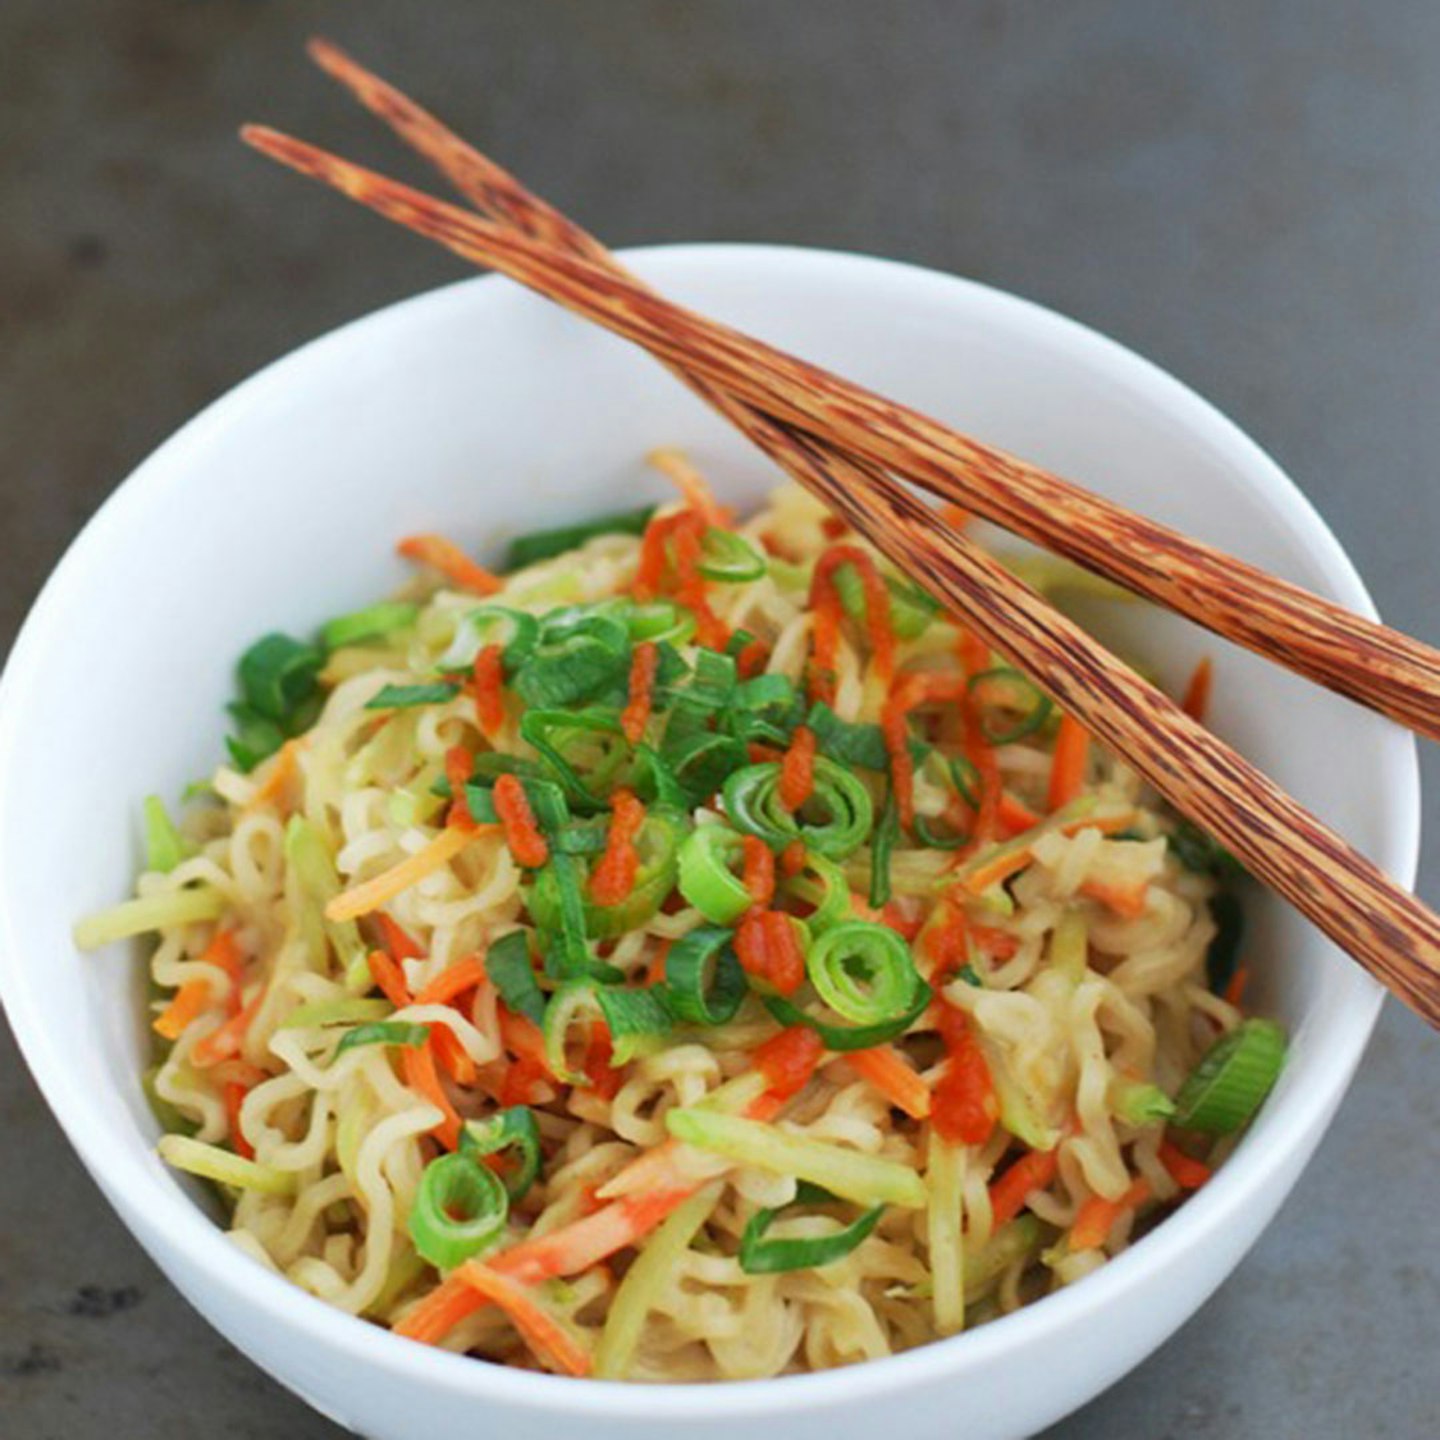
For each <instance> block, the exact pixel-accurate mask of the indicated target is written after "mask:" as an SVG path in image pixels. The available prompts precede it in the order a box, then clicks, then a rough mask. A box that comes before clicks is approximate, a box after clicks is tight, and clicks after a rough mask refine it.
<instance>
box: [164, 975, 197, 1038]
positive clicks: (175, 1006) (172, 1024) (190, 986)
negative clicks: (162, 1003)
mask: <svg viewBox="0 0 1440 1440" xmlns="http://www.w3.org/2000/svg"><path fill="white" fill-rule="evenodd" d="M210 994H211V990H210V982H209V981H208V980H187V981H186V982H185V983H184V984H183V985H182V986H181V987H180V988H179V989H178V990H177V991H176V992H175V998H174V999H173V1000H171V1002H170V1003H169V1004H168V1005H167V1006H166V1007H165V1009H164V1010H163V1011H161V1013H160V1014H159V1015H157V1016H156V1017H155V1022H154V1027H153V1028H154V1030H155V1033H156V1034H157V1035H163V1036H164V1037H165V1039H167V1040H178V1039H179V1038H180V1036H181V1035H182V1034H183V1033H184V1031H185V1027H186V1026H187V1025H189V1024H190V1022H191V1021H192V1020H194V1019H195V1017H196V1016H197V1015H199V1014H200V1013H201V1012H202V1011H203V1010H204V1009H205V1008H206V1006H208V1005H209V1003H210Z"/></svg>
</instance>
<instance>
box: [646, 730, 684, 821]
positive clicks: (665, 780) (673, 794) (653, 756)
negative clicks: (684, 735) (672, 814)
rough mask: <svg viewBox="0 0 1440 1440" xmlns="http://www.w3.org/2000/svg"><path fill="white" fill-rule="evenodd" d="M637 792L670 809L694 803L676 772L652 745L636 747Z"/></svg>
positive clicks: (680, 808) (678, 808) (679, 808)
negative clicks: (677, 777)
mask: <svg viewBox="0 0 1440 1440" xmlns="http://www.w3.org/2000/svg"><path fill="white" fill-rule="evenodd" d="M634 784H635V793H636V794H637V795H638V796H639V797H640V798H641V799H642V800H646V801H653V802H654V803H655V804H656V805H663V806H665V807H666V808H667V809H670V810H688V809H689V808H690V806H691V804H692V803H693V802H692V801H691V799H690V796H689V794H688V792H687V791H686V790H685V787H684V786H683V785H681V783H680V782H679V781H678V780H677V779H676V778H675V772H674V771H673V770H672V769H671V768H670V766H669V764H668V763H667V762H666V761H665V760H663V759H661V757H660V752H659V751H658V750H656V749H654V747H653V746H650V745H637V746H636V747H635V780H634Z"/></svg>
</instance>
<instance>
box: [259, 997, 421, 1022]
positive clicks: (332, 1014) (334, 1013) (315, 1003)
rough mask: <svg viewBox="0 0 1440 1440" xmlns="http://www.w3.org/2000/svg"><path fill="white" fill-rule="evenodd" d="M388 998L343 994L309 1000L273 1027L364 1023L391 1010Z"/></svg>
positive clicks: (383, 1015) (381, 1016) (378, 1018)
mask: <svg viewBox="0 0 1440 1440" xmlns="http://www.w3.org/2000/svg"><path fill="white" fill-rule="evenodd" d="M394 1009H395V1007H394V1006H393V1005H392V1004H391V1003H390V1002H389V1001H388V1000H378V999H366V998H364V997H362V996H358V995H346V996H343V997H341V998H339V999H336V1000H312V1001H310V1002H309V1004H306V1005H297V1006H296V1007H295V1008H294V1009H293V1010H292V1011H291V1012H290V1013H289V1014H288V1015H287V1016H286V1017H285V1018H284V1019H283V1020H282V1021H281V1022H280V1023H279V1025H278V1026H276V1029H278V1030H309V1029H312V1028H318V1027H323V1026H327V1025H365V1024H368V1023H370V1022H371V1021H372V1020H383V1019H384V1018H385V1017H386V1016H387V1015H390V1014H392V1013H393V1012H394Z"/></svg>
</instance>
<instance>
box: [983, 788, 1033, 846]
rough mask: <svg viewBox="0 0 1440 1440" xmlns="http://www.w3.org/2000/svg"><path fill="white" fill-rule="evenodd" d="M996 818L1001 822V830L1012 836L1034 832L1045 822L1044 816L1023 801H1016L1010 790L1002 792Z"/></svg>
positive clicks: (1007, 835)
mask: <svg viewBox="0 0 1440 1440" xmlns="http://www.w3.org/2000/svg"><path fill="white" fill-rule="evenodd" d="M995 818H996V819H997V820H999V822H1000V828H1001V829H1002V830H1003V831H1004V832H1005V833H1006V837H1007V838H1008V837H1009V836H1010V835H1019V834H1022V833H1023V832H1024V831H1026V830H1033V829H1034V828H1035V826H1037V825H1038V824H1040V822H1041V821H1042V820H1044V818H1045V817H1044V816H1043V815H1037V814H1036V813H1035V811H1033V810H1032V809H1031V808H1030V807H1029V806H1028V805H1026V804H1025V803H1024V802H1023V801H1021V800H1018V799H1016V797H1015V796H1014V795H1012V794H1011V793H1010V792H1009V791H1008V790H1002V791H1001V792H1000V803H999V804H998V805H997V806H996V810H995Z"/></svg>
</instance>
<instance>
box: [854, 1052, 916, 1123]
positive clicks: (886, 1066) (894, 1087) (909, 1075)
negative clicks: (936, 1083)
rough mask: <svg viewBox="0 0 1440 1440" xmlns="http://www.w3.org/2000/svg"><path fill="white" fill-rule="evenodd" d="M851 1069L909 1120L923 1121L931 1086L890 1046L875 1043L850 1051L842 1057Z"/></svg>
mask: <svg viewBox="0 0 1440 1440" xmlns="http://www.w3.org/2000/svg"><path fill="white" fill-rule="evenodd" d="M845 1059H846V1062H847V1063H848V1064H849V1065H850V1068H851V1069H852V1070H854V1071H855V1073H856V1074H857V1075H859V1076H860V1077H861V1078H862V1079H865V1080H868V1081H869V1082H870V1084H872V1085H873V1086H874V1087H875V1088H876V1089H877V1090H878V1091H879V1092H880V1093H881V1094H882V1095H883V1096H884V1097H885V1098H886V1099H887V1100H888V1101H889V1102H890V1103H891V1104H892V1105H894V1106H896V1107H897V1108H898V1109H900V1110H903V1111H904V1112H905V1113H906V1114H907V1115H908V1116H910V1118H911V1119H912V1120H923V1119H925V1117H926V1116H927V1115H929V1113H930V1089H929V1087H928V1086H927V1085H926V1084H925V1082H924V1081H923V1080H922V1079H921V1078H920V1076H919V1075H917V1074H916V1073H915V1071H914V1070H913V1069H912V1068H911V1067H910V1066H909V1065H907V1064H906V1063H905V1061H904V1060H903V1059H901V1057H900V1053H899V1051H897V1050H896V1049H895V1047H894V1046H893V1045H877V1046H875V1047H874V1048H873V1049H871V1050H851V1051H849V1052H848V1053H847V1054H846V1056H845Z"/></svg>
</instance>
